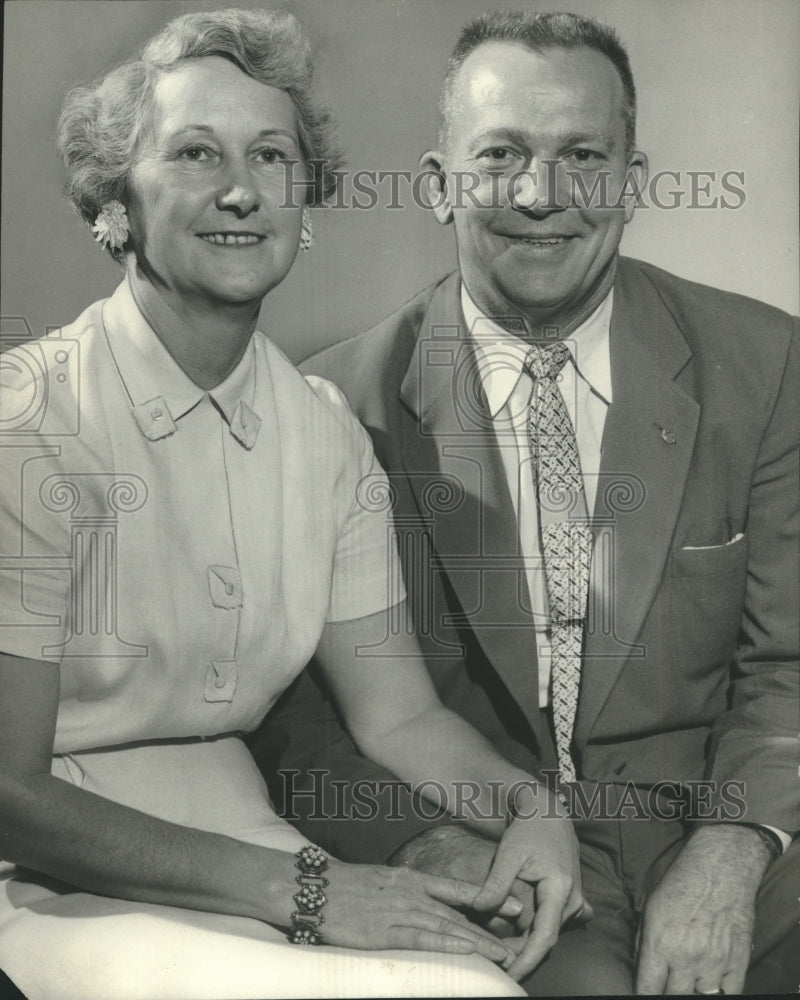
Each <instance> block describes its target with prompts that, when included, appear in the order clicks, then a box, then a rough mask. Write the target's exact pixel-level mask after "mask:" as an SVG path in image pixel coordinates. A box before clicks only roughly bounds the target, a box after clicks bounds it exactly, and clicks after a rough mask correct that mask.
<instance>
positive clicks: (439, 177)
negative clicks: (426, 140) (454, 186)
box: [418, 149, 453, 226]
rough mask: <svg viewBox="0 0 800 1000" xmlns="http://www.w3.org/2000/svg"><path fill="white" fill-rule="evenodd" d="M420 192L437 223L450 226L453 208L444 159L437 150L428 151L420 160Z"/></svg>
mask: <svg viewBox="0 0 800 1000" xmlns="http://www.w3.org/2000/svg"><path fill="white" fill-rule="evenodd" d="M419 180H420V183H419V188H418V190H419V192H420V195H421V197H422V200H423V203H424V205H425V207H426V208H431V209H433V214H434V215H435V216H436V221H437V222H439V223H441V225H443V226H446V225H449V223H451V222H452V221H453V207H452V205H451V204H450V199H449V197H448V193H447V176H446V174H445V169H444V157H443V156H442V155H441V154H440V153H437V152H436V150H433V149H431V150H428V152H427V153H423V154H422V156H421V157H420V158H419Z"/></svg>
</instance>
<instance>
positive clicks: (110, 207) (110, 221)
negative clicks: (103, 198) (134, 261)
mask: <svg viewBox="0 0 800 1000" xmlns="http://www.w3.org/2000/svg"><path fill="white" fill-rule="evenodd" d="M91 228H92V232H93V233H94V234H95V237H94V238H95V240H96V241H97V242H98V243H101V244H102V245H103V246H104V247H108V249H109V250H111V251H112V253H113V252H115V251H117V250H121V249H122V248H123V247H124V246H125V241H126V240H127V239H128V234H129V233H130V231H131V229H130V226H129V225H128V216H127V213H126V210H125V206H124V205H123V204H122V202H121V201H117V200H116V198H115V199H114V200H113V201H109V202H107V203H106V204H105V205H103V207H102V209H101V210H100V214H99V215H98V216H97V219H96V220H95V224H94V225H93V226H92V227H91Z"/></svg>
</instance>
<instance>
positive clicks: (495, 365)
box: [461, 282, 614, 418]
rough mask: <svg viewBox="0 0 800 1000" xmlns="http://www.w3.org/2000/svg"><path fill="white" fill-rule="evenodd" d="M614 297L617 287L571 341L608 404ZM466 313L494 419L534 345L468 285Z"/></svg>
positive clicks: (582, 369)
mask: <svg viewBox="0 0 800 1000" xmlns="http://www.w3.org/2000/svg"><path fill="white" fill-rule="evenodd" d="M613 299H614V291H613V289H612V290H611V291H609V293H608V295H606V297H605V298H604V299H603V301H602V302H601V303H600V304H599V305H598V306H597V308H596V309H595V310H594V312H593V313H591V315H590V316H588V317H587V318H586V319H585V320H584V321H583V323H581V324H580V326H578V327H576V329H574V330H573V331H572V333H570V335H569V337H568V338H567V339H566V341H565V343H566V345H567V347H568V348H569V351H570V355H571V357H572V362H573V364H574V366H575V370H576V371H577V373H578V374H579V375H580V377H581V378H582V379H583V380H584V381H585V382H586V383H587V384H588V385H589V387H590V388H591V389H592V391H593V392H595V393H596V394H597V395H598V396H600V398H601V399H603V400H604V401H605V402H606V403H607V404H608V405H610V404H611V355H610V351H609V335H608V331H609V326H610V324H611V311H612V307H613ZM461 310H462V312H463V313H464V319H465V320H466V324H467V330H468V331H469V335H470V337H471V338H472V341H473V344H474V346H475V356H476V359H477V363H478V373H479V377H480V380H481V385H482V386H483V391H484V393H485V395H486V401H487V404H488V406H489V412H490V414H491V416H492V417H493V418H494V417H496V416H497V414H498V413H499V412H500V410H502V409H503V407H504V406H505V405H506V403H508V400H509V398H510V396H511V393H512V392H513V391H514V389H515V387H516V385H517V383H518V382H519V378H520V375H521V374H522V368H523V365H524V363H525V358H526V356H527V354H528V351H529V350H530V344H528V343H527V342H526V341H525V340H524V339H523V338H522V337H518V336H516V335H515V334H513V333H510V332H509V331H508V330H506V329H504V328H503V327H502V326H500V325H499V324H498V323H496V322H495V321H494V320H491V319H489V318H488V317H487V316H484V315H483V313H482V312H481V311H480V309H479V308H478V307H477V306H476V305H475V303H474V301H473V300H472V297H471V296H470V294H469V292H468V291H467V289H466V286H465V285H464V283H463V282H462V283H461Z"/></svg>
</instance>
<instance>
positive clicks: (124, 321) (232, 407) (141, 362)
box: [103, 276, 261, 448]
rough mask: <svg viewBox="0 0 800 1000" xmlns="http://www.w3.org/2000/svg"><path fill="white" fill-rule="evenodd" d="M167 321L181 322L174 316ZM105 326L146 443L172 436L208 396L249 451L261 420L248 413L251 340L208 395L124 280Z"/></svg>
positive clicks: (105, 310) (109, 304)
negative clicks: (182, 365)
mask: <svg viewBox="0 0 800 1000" xmlns="http://www.w3.org/2000/svg"><path fill="white" fill-rule="evenodd" d="M163 318H164V317H162V319H163ZM171 320H172V321H176V322H180V320H179V318H178V317H177V316H174V314H172V317H171ZM103 323H104V326H105V330H106V337H107V339H108V344H109V348H110V350H111V354H112V356H113V358H114V363H115V364H116V367H117V371H118V373H119V376H120V379H121V381H122V383H123V386H124V387H125V391H126V392H127V394H128V398H129V399H130V401H131V408H132V411H133V416H134V419H135V420H136V423H137V424H138V426H139V429H140V430H141V432H142V434H143V435H144V436H145V437H146V438H147V439H148V440H149V441H158V440H160V439H161V438H164V437H168V436H169V435H170V434H174V433H175V432H176V431H177V430H178V421H179V420H180V419H181V418H182V417H184V416H185V415H186V414H187V413H189V412H190V411H191V410H193V409H194V408H195V406H197V404H198V403H199V402H200V401H201V400H202V399H203V398H204V397H206V396H208V397H209V398H211V399H212V400H213V401H214V403H215V404H216V406H217V408H218V409H219V411H220V413H221V414H222V415H223V416H224V418H225V420H226V422H227V423H228V425H229V426H230V429H231V433H232V434H233V435H234V437H236V438H237V440H239V441H240V442H241V443H242V444H243V445H244V446H245V447H246V448H252V447H253V445H254V444H255V439H256V436H257V434H258V428H259V426H260V424H261V421H260V419H259V417H258V416H257V414H255V413H254V412H253V410H252V406H253V401H254V398H255V378H256V375H255V345H254V342H253V339H252V338H251V340H250V342H249V344H248V345H247V349H246V350H245V352H244V355H243V356H242V358H241V360H240V361H239V363H238V364H237V365H236V367H235V368H234V370H233V371H232V372H231V373H230V374H229V375H228V376H227V378H226V379H225V380H224V381H223V382H221V383H220V384H219V385H218V386H216V387H215V388H214V389H213V390H211V391H210V392H208V393H207V392H206V391H205V390H204V389H202V388H201V387H200V386H199V385H197V384H196V383H195V382H193V381H192V380H191V379H190V378H189V376H188V375H187V374H186V372H184V371H183V369H182V368H181V367H180V365H179V364H178V363H177V362H176V361H175V359H174V358H173V357H172V355H171V354H170V353H169V351H168V350H167V349H166V347H165V346H164V344H163V343H162V341H161V339H160V338H159V337H158V336H157V334H156V332H155V330H154V329H153V327H152V326H151V325H150V323H149V322H148V321H147V320H146V319H145V317H144V315H143V314H142V310H141V309H140V307H139V305H138V304H137V301H136V298H135V297H134V293H133V290H132V288H131V283H130V278H129V277H128V276H126V277H125V279H124V280H123V281H122V282H121V283H120V285H119V286H118V287H117V289H116V291H115V292H114V294H113V295H112V296H111V298H110V299H108V300H107V301H106V302H105V303H104V306H103Z"/></svg>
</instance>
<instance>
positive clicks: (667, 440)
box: [656, 424, 678, 444]
mask: <svg viewBox="0 0 800 1000" xmlns="http://www.w3.org/2000/svg"><path fill="white" fill-rule="evenodd" d="M656 427H657V428H658V429H659V430H660V431H661V440H662V441H663V442H664V444H675V442H676V441H677V440H678V439H677V438H676V437H675V435H674V434H673V432H672V431H671V430H669V429H668V428H666V427H662V426H661V424H656Z"/></svg>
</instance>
